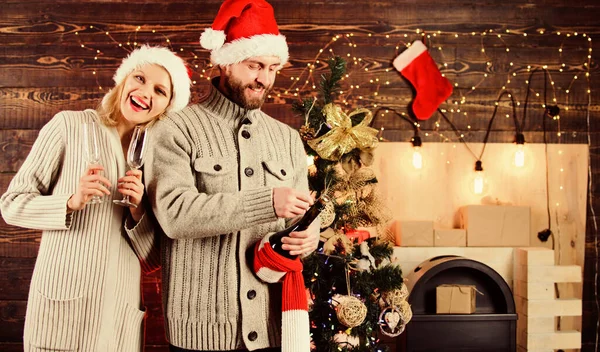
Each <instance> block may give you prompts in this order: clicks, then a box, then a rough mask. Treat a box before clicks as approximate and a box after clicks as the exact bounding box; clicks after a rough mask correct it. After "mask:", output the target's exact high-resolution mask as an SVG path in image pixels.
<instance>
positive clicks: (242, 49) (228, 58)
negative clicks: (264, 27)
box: [210, 34, 289, 66]
mask: <svg viewBox="0 0 600 352" xmlns="http://www.w3.org/2000/svg"><path fill="white" fill-rule="evenodd" d="M256 56H277V57H279V59H280V60H281V65H282V66H283V65H285V64H286V63H287V61H288V58H289V52H288V46H287V43H286V41H285V36H283V35H281V34H279V35H274V34H259V35H255V36H252V37H250V38H240V39H236V40H234V41H232V42H229V43H225V44H224V45H223V46H222V47H220V48H218V49H215V50H213V51H212V52H211V54H210V61H211V62H212V63H213V64H214V65H231V64H237V63H239V62H242V61H244V60H246V59H249V58H251V57H256Z"/></svg>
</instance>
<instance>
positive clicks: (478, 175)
mask: <svg viewBox="0 0 600 352" xmlns="http://www.w3.org/2000/svg"><path fill="white" fill-rule="evenodd" d="M484 187H485V175H484V174H483V166H482V164H481V160H477V161H476V162H475V178H473V193H475V194H482V193H483V190H484Z"/></svg>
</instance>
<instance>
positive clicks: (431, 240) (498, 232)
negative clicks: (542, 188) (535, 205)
mask: <svg viewBox="0 0 600 352" xmlns="http://www.w3.org/2000/svg"><path fill="white" fill-rule="evenodd" d="M459 216H460V228H459V229H445V228H438V227H437V226H434V223H433V221H399V222H395V223H394V225H393V226H394V228H393V229H392V231H393V232H394V233H395V235H396V245H398V246H402V247H526V246H529V237H530V233H531V229H530V228H531V226H530V224H531V209H530V207H527V206H506V205H467V206H464V207H462V208H460V210H459Z"/></svg>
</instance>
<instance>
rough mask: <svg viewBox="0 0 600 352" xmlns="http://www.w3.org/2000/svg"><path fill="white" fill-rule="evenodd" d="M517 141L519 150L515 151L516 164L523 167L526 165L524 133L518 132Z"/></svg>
mask: <svg viewBox="0 0 600 352" xmlns="http://www.w3.org/2000/svg"><path fill="white" fill-rule="evenodd" d="M515 143H516V144H517V151H516V152H515V162H514V163H515V166H516V167H523V166H524V165H525V150H524V146H525V137H524V136H523V133H520V132H517V134H516V135H515Z"/></svg>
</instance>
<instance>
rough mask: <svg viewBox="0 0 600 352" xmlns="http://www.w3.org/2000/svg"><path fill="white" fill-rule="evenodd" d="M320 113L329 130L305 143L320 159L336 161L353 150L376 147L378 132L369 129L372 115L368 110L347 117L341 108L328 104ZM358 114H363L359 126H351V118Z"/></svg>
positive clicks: (357, 111) (362, 109) (361, 110)
mask: <svg viewBox="0 0 600 352" xmlns="http://www.w3.org/2000/svg"><path fill="white" fill-rule="evenodd" d="M322 111H323V115H324V116H325V119H326V121H327V125H328V126H329V127H330V128H331V130H330V131H329V132H327V133H326V134H325V135H323V136H321V137H317V138H315V139H312V140H309V141H308V142H307V143H308V145H309V146H310V147H311V148H312V149H314V150H315V151H316V152H317V154H319V156H320V157H321V158H323V159H327V160H331V161H338V160H340V158H341V157H342V155H344V154H346V153H348V152H350V151H351V150H353V149H355V148H360V149H365V148H373V147H375V146H376V145H377V142H378V140H377V133H379V131H378V130H376V129H374V128H371V127H369V124H370V123H371V120H372V119H373V114H372V113H371V111H369V110H368V109H365V108H361V109H356V110H354V111H353V112H351V113H350V114H349V115H347V114H346V113H345V112H343V111H342V108H341V107H339V106H338V105H336V104H333V103H329V104H327V105H325V106H324V107H323V109H322ZM358 114H365V117H364V118H363V120H362V121H361V122H360V123H359V124H357V125H356V126H352V116H354V115H358Z"/></svg>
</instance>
